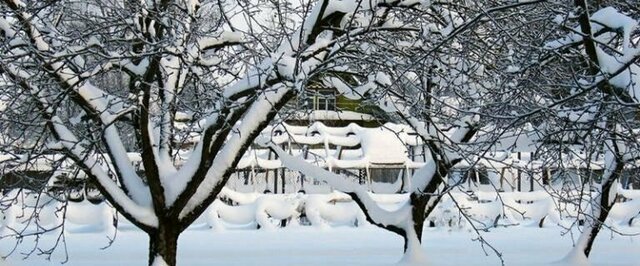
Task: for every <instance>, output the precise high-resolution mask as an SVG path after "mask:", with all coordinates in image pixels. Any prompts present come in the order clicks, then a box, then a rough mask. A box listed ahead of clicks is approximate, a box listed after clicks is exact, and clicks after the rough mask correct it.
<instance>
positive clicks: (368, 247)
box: [0, 226, 640, 266]
mask: <svg viewBox="0 0 640 266" xmlns="http://www.w3.org/2000/svg"><path fill="white" fill-rule="evenodd" d="M619 230H622V231H625V232H627V233H640V228H638V227H622V228H620V229H619ZM561 233H562V230H561V229H560V228H558V227H546V228H536V227H528V226H517V227H509V228H496V229H493V230H491V231H490V232H488V233H484V234H483V236H484V237H485V238H486V239H487V241H489V242H490V244H492V245H493V246H495V247H496V248H497V249H498V250H500V251H501V252H502V253H503V258H504V260H505V263H506V265H549V264H553V262H554V261H557V260H560V259H561V258H562V257H563V256H564V255H565V254H566V252H568V251H569V249H570V248H571V245H572V240H571V236H570V235H564V236H562V235H561ZM474 238H476V236H475V235H474V234H473V233H472V232H469V231H468V230H450V229H447V228H427V229H426V231H425V234H424V243H423V249H424V250H425V253H426V254H427V256H428V257H429V260H430V264H431V265H499V264H500V260H499V259H498V258H497V257H496V256H495V254H493V253H492V252H491V250H490V249H486V250H487V253H488V254H489V255H488V256H486V255H485V253H484V251H483V249H482V247H481V245H480V243H479V242H478V241H472V239H474ZM66 241H67V245H68V252H69V262H68V263H66V264H65V265H78V266H79V265H146V263H147V261H146V260H147V245H148V242H147V238H146V235H144V234H143V233H141V232H140V231H137V230H130V231H119V232H118V235H117V240H116V241H115V243H114V244H113V245H112V246H111V247H109V248H107V249H104V250H102V249H101V248H102V247H104V246H105V245H106V244H107V242H108V240H107V238H106V235H105V234H104V233H69V234H67V237H66ZM25 242H28V240H26V241H25ZM9 244H10V243H9V241H6V240H5V241H2V243H1V244H0V246H1V248H2V250H3V252H6V250H7V249H8V248H10V245H9ZM28 248H29V247H28V246H27V245H25V246H23V247H22V248H21V250H27V249H28ZM16 255H18V254H14V256H13V257H10V258H9V259H8V260H7V261H5V262H4V265H16V266H17V265H60V262H61V260H63V258H64V252H63V250H58V252H57V253H56V254H55V255H54V257H53V258H52V259H51V261H46V260H44V259H43V258H41V257H37V256H32V257H30V258H29V259H27V260H22V259H21V258H20V256H16ZM401 255H402V239H401V238H400V237H398V236H396V235H394V234H392V233H389V232H387V231H384V230H380V229H377V228H374V227H365V228H355V227H338V228H326V229H319V228H316V227H292V228H285V229H277V230H226V231H221V232H218V231H213V230H208V229H206V230H205V229H201V230H199V229H189V230H188V231H186V232H185V233H184V234H183V235H182V236H181V238H180V243H179V246H178V265H274V266H275V265H305V266H311V265H332V266H337V265H394V264H396V263H397V262H398V261H399V260H400V258H401ZM591 262H592V265H603V266H604V265H607V266H609V265H611V266H614V265H640V236H635V237H631V236H618V235H612V234H611V231H608V230H603V232H602V233H601V235H600V236H599V237H598V238H597V240H596V244H595V249H594V252H593V253H592V258H591Z"/></svg>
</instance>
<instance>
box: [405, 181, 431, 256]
mask: <svg viewBox="0 0 640 266" xmlns="http://www.w3.org/2000/svg"><path fill="white" fill-rule="evenodd" d="M429 198H430V197H425V196H418V195H416V194H413V193H412V194H411V197H410V199H409V200H411V206H412V208H411V219H412V220H413V230H415V232H416V237H418V241H419V242H422V228H423V226H424V219H425V218H426V217H427V216H426V215H427V213H426V209H427V203H428V202H429ZM433 205H434V206H435V205H436V204H433ZM431 210H433V208H430V210H429V212H431ZM406 251H407V243H406V238H405V252H406Z"/></svg>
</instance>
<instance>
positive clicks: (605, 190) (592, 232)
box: [583, 169, 617, 257]
mask: <svg viewBox="0 0 640 266" xmlns="http://www.w3.org/2000/svg"><path fill="white" fill-rule="evenodd" d="M616 170H617V169H616ZM614 183H615V178H609V180H607V182H605V183H604V184H602V195H601V196H600V202H598V204H599V206H598V207H597V208H599V209H600V211H599V213H598V216H597V220H596V221H594V222H593V223H592V224H591V225H590V227H591V228H588V229H587V228H584V230H585V231H587V230H588V231H589V232H588V234H587V235H586V239H585V245H584V249H583V252H584V255H585V256H587V257H589V253H591V249H592V248H593V242H594V241H595V240H596V236H598V233H599V232H600V229H602V225H603V224H604V222H605V220H606V219H607V216H609V211H610V210H611V207H613V204H615V202H612V203H609V202H610V199H609V193H611V188H612V187H613V184H614ZM583 234H584V233H583Z"/></svg>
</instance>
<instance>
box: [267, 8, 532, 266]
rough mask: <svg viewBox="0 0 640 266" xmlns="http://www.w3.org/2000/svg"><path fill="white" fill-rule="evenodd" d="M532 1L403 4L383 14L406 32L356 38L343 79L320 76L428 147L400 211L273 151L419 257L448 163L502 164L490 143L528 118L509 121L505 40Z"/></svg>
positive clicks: (408, 256)
mask: <svg viewBox="0 0 640 266" xmlns="http://www.w3.org/2000/svg"><path fill="white" fill-rule="evenodd" d="M537 3H539V2H536V1H531V2H523V3H513V4H504V3H493V2H491V1H480V2H477V3H475V4H472V5H463V4H460V5H456V4H454V3H449V2H448V3H440V2H433V3H428V4H426V5H420V4H418V3H415V4H412V5H409V6H407V7H406V8H405V9H404V10H402V12H391V13H389V14H388V15H387V16H389V17H392V18H393V19H392V20H390V21H391V22H392V23H391V22H390V25H402V27H403V28H404V29H406V30H407V32H400V33H398V32H381V33H380V34H378V35H368V36H367V37H366V38H358V39H356V38H354V40H353V41H354V42H359V45H358V46H356V47H354V48H353V49H354V50H353V51H352V53H355V54H356V55H358V60H348V59H344V61H343V62H341V61H340V60H341V59H342V58H337V59H336V61H337V62H341V64H340V66H341V67H342V70H343V71H342V75H340V76H328V77H323V80H322V81H323V82H324V83H325V84H326V85H327V86H328V87H335V88H337V89H338V90H339V91H340V92H341V93H342V94H343V95H345V96H347V97H350V98H358V99H363V100H364V101H365V102H369V103H370V104H375V105H377V106H378V107H380V108H382V109H383V110H385V111H386V112H388V113H389V115H390V116H391V117H392V118H395V119H398V121H402V122H403V123H406V124H408V125H409V126H410V127H411V128H412V131H413V132H411V133H415V134H416V135H417V136H418V138H419V139H420V142H421V143H422V144H423V145H424V146H425V150H426V154H425V158H426V159H425V160H424V162H423V165H422V167H421V168H420V169H418V170H417V171H416V172H415V173H414V174H413V176H412V177H411V178H410V179H409V182H407V183H409V184H408V192H409V193H408V199H407V201H406V202H404V203H403V204H401V205H399V206H397V207H396V208H394V209H388V208H383V207H381V206H379V205H378V204H377V203H376V202H375V201H374V200H373V199H372V197H371V195H370V192H368V191H366V190H365V189H364V188H362V187H361V186H359V185H357V184H355V183H352V182H351V181H349V180H348V178H345V176H342V175H341V174H338V173H334V172H331V171H328V170H326V169H323V168H321V167H318V166H316V165H313V164H310V163H308V162H306V161H305V160H304V159H303V158H302V156H297V155H295V154H294V155H291V154H289V153H287V151H284V150H283V149H281V148H279V147H278V146H276V145H271V148H272V149H273V150H274V151H275V152H276V153H277V154H278V155H279V158H280V159H281V160H282V161H283V163H284V165H285V166H286V167H287V168H290V169H293V170H297V171H300V172H302V173H303V174H304V175H305V176H309V177H312V178H316V179H318V180H322V181H324V182H327V183H328V184H330V185H331V187H333V188H335V189H337V190H340V191H342V192H345V193H347V194H348V195H349V196H351V198H353V199H354V201H355V202H356V203H357V204H358V206H359V207H360V208H361V209H362V210H363V212H364V213H365V216H366V218H367V220H368V221H369V222H370V223H372V224H374V225H376V226H378V227H380V228H383V229H386V230H389V231H391V232H394V233H396V234H398V235H400V236H401V237H403V238H404V252H405V257H404V260H407V261H422V259H423V258H422V255H421V247H420V244H421V239H422V231H423V226H424V221H425V218H426V217H427V216H428V215H429V214H430V213H431V211H432V210H433V208H434V207H435V205H436V204H437V203H438V202H439V200H440V199H441V198H442V197H443V196H445V195H447V194H448V192H450V191H451V190H452V189H454V188H455V187H456V185H458V184H452V183H450V182H448V181H447V180H448V175H449V173H450V172H451V171H452V170H453V169H454V167H459V168H462V169H470V168H472V167H474V166H475V165H476V164H477V162H478V160H479V159H480V158H485V159H489V160H494V161H500V159H499V158H494V157H495V154H496V153H495V152H496V151H497V150H496V148H495V147H496V145H494V144H496V143H497V142H499V141H500V139H503V138H504V137H505V136H506V134H508V132H512V131H509V130H508V129H514V128H520V127H523V126H524V125H525V124H526V122H528V121H526V120H522V121H515V122H514V121H513V119H512V116H510V114H511V113H512V111H513V110H515V108H518V105H517V103H516V102H515V100H516V99H517V97H518V96H517V93H518V90H517V89H516V86H517V84H516V83H513V82H512V81H511V80H509V79H506V78H505V77H508V76H509V73H510V72H514V71H516V69H515V68H516V65H517V64H516V62H514V58H513V56H512V54H513V53H514V51H513V50H512V47H513V46H514V44H513V43H510V41H511V39H509V38H507V37H505V36H509V35H510V34H513V32H512V31H517V29H518V28H516V29H515V30H514V29H512V28H509V27H508V26H511V25H513V23H512V21H514V20H515V21H517V19H518V18H521V17H520V16H519V15H518V14H519V11H523V10H526V9H527V8H528V7H529V6H530V5H536V4H537ZM421 4H425V3H421ZM523 12H524V11H523ZM410 14H419V15H417V16H412V15H410ZM416 18H419V19H416ZM365 21H366V20H365ZM345 76H347V77H351V78H350V79H347V78H345ZM510 101H511V102H510ZM507 118H508V119H507ZM404 133H408V132H404ZM380 141H384V140H380ZM507 146H509V147H507ZM511 146H513V145H503V146H502V147H501V148H500V149H502V150H501V151H507V150H508V149H510V148H513V147H511Z"/></svg>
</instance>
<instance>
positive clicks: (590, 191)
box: [516, 0, 640, 259]
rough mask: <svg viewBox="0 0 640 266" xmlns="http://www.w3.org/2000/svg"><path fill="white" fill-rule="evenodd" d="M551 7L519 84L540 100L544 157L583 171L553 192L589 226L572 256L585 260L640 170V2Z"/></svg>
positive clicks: (582, 0)
mask: <svg viewBox="0 0 640 266" xmlns="http://www.w3.org/2000/svg"><path fill="white" fill-rule="evenodd" d="M549 7H550V9H552V10H555V12H554V13H550V12H546V14H547V15H546V17H547V22H545V23H539V24H538V25H543V24H544V25H546V26H541V27H540V28H541V29H542V30H541V31H543V32H546V34H545V35H546V37H545V38H543V39H541V40H538V41H542V47H541V49H540V52H536V54H537V55H538V57H537V58H536V60H532V61H530V62H529V63H527V64H526V65H524V66H523V67H522V69H523V71H522V72H521V73H518V74H517V75H516V76H518V77H517V78H516V79H518V80H521V81H524V80H526V81H524V82H525V86H526V87H528V88H530V89H531V92H532V93H533V94H535V95H537V96H535V97H531V99H534V98H535V99H536V101H531V102H530V106H537V107H535V108H533V109H531V110H529V113H528V115H529V116H530V117H531V119H532V120H535V121H536V123H535V125H536V130H537V131H538V132H539V133H540V134H541V135H542V140H543V141H542V143H541V146H540V149H539V150H538V154H539V158H540V159H541V160H543V161H545V164H548V165H549V166H551V167H552V168H554V169H555V170H557V171H558V172H563V171H566V170H567V169H568V168H574V169H581V172H580V177H581V179H582V180H580V181H581V182H578V183H576V184H571V183H570V182H567V181H568V180H564V183H565V186H564V187H563V186H560V187H556V188H553V187H552V188H551V190H552V193H553V194H554V195H556V196H558V197H562V200H564V201H565V202H571V203H572V204H573V207H574V208H576V209H577V212H578V213H579V215H578V217H577V220H576V223H575V224H576V225H577V224H579V223H578V219H579V220H581V222H580V224H581V223H582V222H584V227H582V228H581V230H582V234H581V235H580V237H579V239H578V241H577V242H576V245H575V248H574V250H573V251H572V252H571V256H572V258H583V259H584V257H588V256H589V254H590V252H591V250H592V247H593V243H594V240H595V237H596V236H597V234H598V232H599V231H600V229H601V228H602V227H603V226H605V221H606V220H607V216H608V213H609V212H610V211H611V209H612V207H613V206H614V204H615V203H616V201H617V198H618V197H619V196H618V195H622V193H623V191H622V190H620V188H621V187H620V186H619V185H618V182H619V181H620V178H621V176H622V175H623V172H624V171H625V169H629V168H636V167H637V158H638V157H637V156H638V152H639V151H640V150H638V148H640V147H638V143H637V139H638V135H637V132H638V128H639V126H640V124H639V121H638V116H637V114H638V103H639V102H638V99H640V98H639V96H638V95H639V93H640V91H639V90H638V89H639V88H640V86H639V84H640V83H639V81H640V79H639V78H638V75H639V74H640V65H639V64H638V62H639V59H640V46H639V45H640V44H639V43H638V27H639V20H638V16H637V14H638V13H637V4H636V3H631V2H628V1H598V3H597V4H596V3H591V1H586V0H576V1H574V3H573V5H571V4H568V3H556V4H555V5H550V6H549ZM547 10H548V9H547ZM521 114H524V112H523V113H521ZM559 183H562V181H561V182H559ZM566 185H570V186H569V188H567V186H566ZM567 190H571V191H574V192H576V193H574V194H572V193H569V194H567V193H566V191H567Z"/></svg>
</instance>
